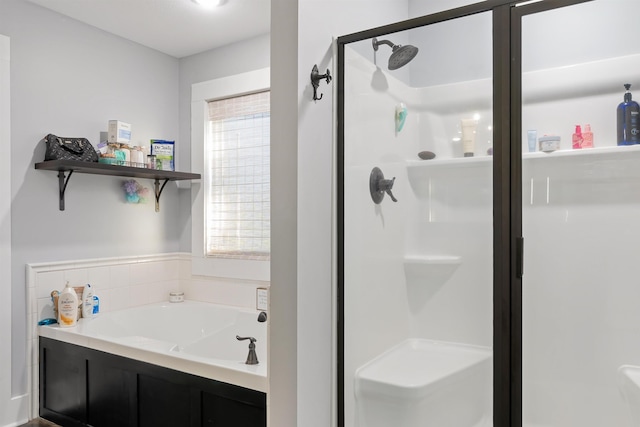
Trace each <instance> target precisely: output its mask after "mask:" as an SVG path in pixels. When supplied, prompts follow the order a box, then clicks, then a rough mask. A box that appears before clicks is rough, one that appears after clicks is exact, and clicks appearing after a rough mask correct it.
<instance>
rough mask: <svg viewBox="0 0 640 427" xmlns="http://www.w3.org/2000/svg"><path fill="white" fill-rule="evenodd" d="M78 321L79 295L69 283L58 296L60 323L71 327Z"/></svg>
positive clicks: (64, 326)
mask: <svg viewBox="0 0 640 427" xmlns="http://www.w3.org/2000/svg"><path fill="white" fill-rule="evenodd" d="M77 322H78V295H77V294H76V291H75V290H74V289H73V288H72V287H71V286H70V285H69V282H67V285H66V286H65V287H64V290H63V291H62V292H61V293H60V296H59V297H58V324H59V325H60V327H61V328H70V327H72V326H76V323H77Z"/></svg>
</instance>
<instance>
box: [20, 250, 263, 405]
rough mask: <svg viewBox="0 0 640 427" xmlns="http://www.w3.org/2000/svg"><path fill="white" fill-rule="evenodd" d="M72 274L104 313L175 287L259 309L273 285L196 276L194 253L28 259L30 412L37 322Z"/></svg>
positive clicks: (164, 295)
mask: <svg viewBox="0 0 640 427" xmlns="http://www.w3.org/2000/svg"><path fill="white" fill-rule="evenodd" d="M67 280H68V281H69V282H70V284H71V286H84V285H85V284H86V283H90V284H91V286H92V287H93V288H94V292H95V294H96V295H97V296H98V297H99V298H100V312H101V313H106V312H110V311H115V310H121V309H125V308H129V307H135V306H140V305H144V304H150V303H157V302H163V301H167V300H168V298H169V293H170V292H175V291H182V292H184V293H185V299H188V300H194V301H203V302H211V303H216V304H223V305H231V306H236V307H244V308H253V309H255V307H256V289H257V288H268V287H269V284H268V283H265V282H252V283H247V282H240V281H234V280H231V279H219V278H213V277H196V276H192V275H191V254H189V253H169V254H156V255H144V256H132V257H117V258H103V259H90V260H75V261H62V262H51V263H37V264H27V266H26V286H27V304H28V310H27V313H28V328H27V334H28V337H27V343H28V347H29V348H28V354H31V364H30V366H31V369H29V376H30V378H29V379H28V384H30V390H29V393H30V394H31V408H30V414H31V417H35V416H37V414H38V341H37V340H38V329H37V327H38V326H37V324H38V321H40V320H42V319H46V318H49V317H54V315H53V303H52V301H51V291H53V290H59V291H62V289H63V288H64V286H65V283H66V281H67Z"/></svg>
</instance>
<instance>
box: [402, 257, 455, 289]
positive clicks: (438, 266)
mask: <svg viewBox="0 0 640 427" xmlns="http://www.w3.org/2000/svg"><path fill="white" fill-rule="evenodd" d="M461 263H462V258H461V257H459V256H451V255H410V256H405V257H404V273H405V277H406V279H407V284H408V285H428V286H431V287H439V286H441V285H443V284H444V283H445V282H446V281H447V280H449V278H450V277H451V276H452V275H453V273H454V272H455V271H456V270H457V269H458V267H459V266H460V264H461Z"/></svg>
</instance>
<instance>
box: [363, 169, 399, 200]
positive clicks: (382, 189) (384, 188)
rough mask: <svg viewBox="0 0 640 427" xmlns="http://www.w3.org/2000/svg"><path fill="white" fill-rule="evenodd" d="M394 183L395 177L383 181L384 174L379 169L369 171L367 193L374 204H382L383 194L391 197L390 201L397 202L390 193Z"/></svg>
mask: <svg viewBox="0 0 640 427" xmlns="http://www.w3.org/2000/svg"><path fill="white" fill-rule="evenodd" d="M395 181H396V177H395V176H394V177H393V178H392V179H385V178H384V174H383V173H382V171H381V170H380V168H378V167H375V168H373V170H372V171H371V175H370V176H369V191H370V193H371V198H372V199H373V202H374V203H375V204H379V203H380V202H382V199H383V198H384V195H385V193H386V194H388V195H389V197H391V200H393V201H394V202H397V201H398V199H396V198H395V197H394V195H393V193H392V192H391V189H392V188H393V183H394V182H395Z"/></svg>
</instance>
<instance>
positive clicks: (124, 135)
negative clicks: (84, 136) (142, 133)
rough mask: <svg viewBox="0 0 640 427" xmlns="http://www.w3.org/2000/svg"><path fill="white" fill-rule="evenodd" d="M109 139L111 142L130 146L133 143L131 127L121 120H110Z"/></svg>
mask: <svg viewBox="0 0 640 427" xmlns="http://www.w3.org/2000/svg"><path fill="white" fill-rule="evenodd" d="M107 138H108V141H109V142H119V143H124V144H128V143H129V142H131V125H130V124H129V123H125V122H121V121H120V120H109V132H108V133H107Z"/></svg>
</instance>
